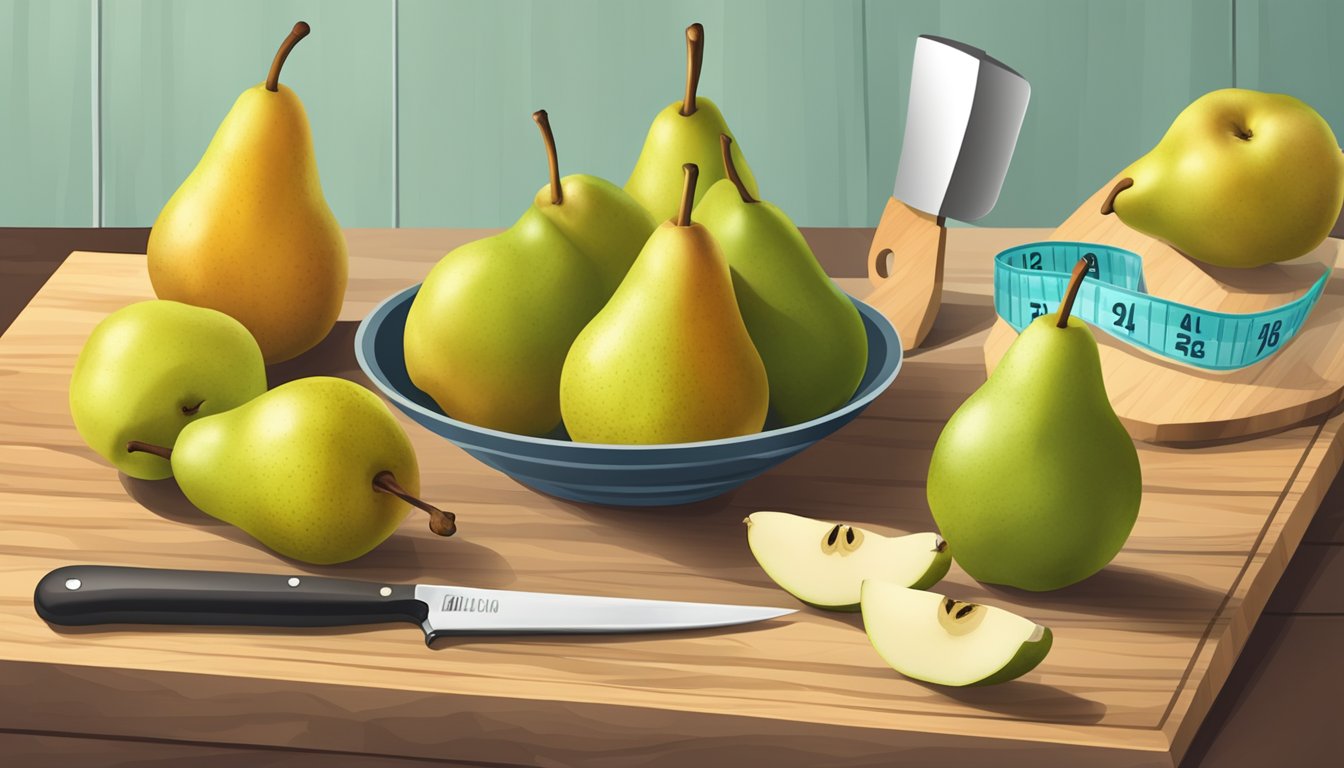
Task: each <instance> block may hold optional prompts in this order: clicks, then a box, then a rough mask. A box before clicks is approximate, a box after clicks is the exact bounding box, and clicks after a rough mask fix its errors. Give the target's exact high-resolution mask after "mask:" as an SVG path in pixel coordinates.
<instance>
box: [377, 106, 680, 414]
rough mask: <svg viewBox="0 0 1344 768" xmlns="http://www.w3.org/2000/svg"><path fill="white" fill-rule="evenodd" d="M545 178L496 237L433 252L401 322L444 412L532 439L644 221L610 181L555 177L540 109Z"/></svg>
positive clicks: (632, 252) (634, 250)
mask: <svg viewBox="0 0 1344 768" xmlns="http://www.w3.org/2000/svg"><path fill="white" fill-rule="evenodd" d="M533 119H534V120H536V122H537V125H538V126H539V127H540V129H541V134H542V138H543V140H544V142H545V145H546V151H547V155H548V156H549V160H550V168H551V181H550V185H549V186H548V187H543V188H542V189H541V191H540V192H538V193H537V195H536V198H535V200H534V201H533V204H532V205H531V206H530V207H529V208H528V209H527V210H526V211H525V212H524V213H523V215H522V217H520V218H519V219H518V221H517V222H515V223H514V225H513V226H512V227H510V228H509V229H507V230H505V231H504V232H501V233H499V234H498V235H494V236H492V237H488V238H485V239H483V240H477V241H475V242H471V243H467V244H466V245H463V246H461V247H459V248H456V249H454V250H453V251H451V252H450V253H448V255H446V256H444V257H443V258H442V259H441V260H440V261H439V263H438V264H436V265H435V266H434V268H433V269H432V270H431V271H430V273H429V276H428V277H426V278H425V281H424V284H423V285H421V286H420V291H419V292H418V293H417V294H416V296H415V300H414V301H413V302H412V304H411V309H410V312H409V314H408V315H407V317H406V331H405V335H404V338H403V348H404V353H405V357H406V372H407V373H408V374H409V375H410V378H411V381H412V382H413V383H414V384H415V385H416V386H417V387H419V388H420V389H421V390H423V391H424V392H425V393H426V394H428V395H429V396H430V397H432V398H433V399H434V401H435V402H436V403H438V405H439V407H440V408H442V409H443V412H444V413H446V414H447V415H449V416H451V417H453V418H455V419H460V420H462V421H466V422H469V423H471V424H475V425H477V426H481V427H487V428H489V429H497V430H500V431H503V432H513V433H517V434H523V435H544V434H546V433H548V432H551V431H552V430H554V429H555V428H556V427H557V426H559V424H560V395H559V392H560V369H561V367H562V366H563V365H564V361H565V354H566V353H567V352H568V351H569V345H570V344H571V343H572V342H573V341H574V337H576V336H578V335H579V331H581V330H583V327H584V326H585V325H586V324H587V323H588V321H589V320H591V319H592V318H593V316H594V315H596V314H597V312H598V310H599V309H601V308H602V305H603V304H604V303H605V302H606V300H607V299H608V298H609V297H610V296H611V294H612V292H613V291H615V290H616V286H617V285H619V284H620V282H621V279H622V278H623V277H624V276H625V273H626V271H627V270H628V269H629V268H630V264H631V263H632V262H634V260H635V256H636V255H638V254H639V249H640V248H641V247H643V245H644V241H645V240H647V239H648V237H649V234H650V233H651V232H653V228H654V222H653V219H652V218H651V217H650V216H649V214H648V212H647V211H645V210H644V209H643V208H642V207H640V205H639V204H638V203H636V202H635V201H634V200H632V199H631V198H630V197H629V196H628V195H627V194H625V192H624V191H623V190H621V189H620V188H619V187H617V186H615V185H614V184H612V183H610V182H607V181H604V180H602V179H599V178H597V177H594V176H587V175H572V176H566V177H565V178H563V179H561V178H560V172H559V163H558V160H557V153H556V148H555V138H554V136H553V134H552V132H551V127H550V120H549V118H548V117H547V114H546V112H545V110H541V111H538V112H536V113H535V114H534V115H533Z"/></svg>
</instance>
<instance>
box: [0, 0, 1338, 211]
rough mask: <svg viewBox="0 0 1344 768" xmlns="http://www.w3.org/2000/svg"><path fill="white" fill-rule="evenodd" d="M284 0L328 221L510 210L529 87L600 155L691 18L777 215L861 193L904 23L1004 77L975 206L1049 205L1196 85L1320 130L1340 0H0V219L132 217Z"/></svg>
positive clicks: (612, 173)
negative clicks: (972, 53)
mask: <svg viewBox="0 0 1344 768" xmlns="http://www.w3.org/2000/svg"><path fill="white" fill-rule="evenodd" d="M96 13H100V14H101V23H97V21H96V20H97V19H98V16H96V15H95V14H96ZM299 18H303V19H305V20H307V21H309V22H310V23H312V25H313V28H314V32H313V34H312V36H311V37H310V38H309V39H308V40H305V41H304V42H303V43H301V44H300V46H299V48H298V49H297V50H296V51H295V53H294V55H293V56H292V57H291V58H290V60H289V62H288V63H287V64H286V67H285V74H284V77H283V79H284V80H285V82H287V83H288V84H290V85H291V86H293V87H294V88H295V89H296V90H297V91H298V92H299V94H300V95H301V96H302V98H303V100H304V102H305V104H306V105H307V109H308V113H309V117H310V119H311V121H312V124H313V133H314V140H315V144H316V147H317V154H318V164H319V167H320V169H321V173H322V180H323V186H324V189H325V190H326V194H327V197H328V199H329V201H330V202H331V204H332V208H333V209H334V210H335V212H336V215H337V216H338V217H339V218H340V219H341V221H342V223H344V224H346V225H347V226H392V225H393V224H394V223H398V222H399V223H400V224H401V225H403V226H433V225H439V226H443V225H452V226H503V225H507V224H509V223H511V222H512V221H513V220H514V219H515V218H516V217H517V215H518V214H519V213H520V212H521V211H522V209H523V207H524V206H526V204H527V202H528V201H529V199H530V198H531V196H532V195H533V193H535V191H536V190H537V188H539V187H540V186H541V185H542V184H543V183H544V181H545V176H546V169H545V162H544V155H543V154H542V149H541V145H540V141H539V139H538V135H537V130H536V127H535V126H534V125H533V124H532V121H531V120H530V118H529V115H530V113H531V112H532V111H533V110H534V109H537V108H543V107H544V108H546V109H547V110H549V111H550V114H551V118H552V124H553V125H554V127H555V130H556V134H557V139H558V142H559V145H560V147H559V148H560V161H561V167H562V170H563V172H565V173H574V172H587V173H596V174H599V175H602V176H605V177H607V178H610V179H612V180H614V181H616V182H618V183H620V182H623V181H624V179H625V177H626V176H627V175H628V173H629V169H630V167H631V166H632V165H633V163H634V160H635V157H636V156H637V154H638V152H639V148H640V145H641V144H642V142H643V139H644V133H645V131H646V130H647V127H648V123H649V120H650V119H651V118H652V116H653V114H654V113H655V112H656V111H657V110H658V109H660V108H662V107H663V106H665V105H666V104H669V103H671V102H673V101H675V100H677V99H679V97H680V93H681V89H682V82H683V77H684V50H685V47H684V42H683V38H682V29H683V28H684V27H685V26H686V24H688V23H689V22H691V21H701V22H702V23H704V24H705V27H706V38H707V49H706V53H705V73H704V77H703V79H702V82H701V93H703V94H704V95H706V96H708V97H710V98H712V99H714V100H715V101H716V102H717V103H718V104H719V105H720V107H722V109H723V111H724V112H725V114H726V115H727V117H728V121H729V123H730V125H731V126H732V127H733V130H734V132H735V133H736V134H737V136H738V140H739V142H740V143H741V145H742V148H743V150H744V151H745V153H746V155H747V157H748V159H749V160H750V162H751V165H752V168H753V170H755V172H756V175H757V177H758V179H759V180H760V182H761V186H762V191H763V194H764V195H765V196H766V197H767V198H769V199H771V200H773V201H774V202H776V203H778V204H780V205H781V206H782V207H783V208H784V209H785V210H786V211H788V212H789V213H790V214H791V215H792V216H793V217H794V219H795V220H796V221H798V222H799V223H800V224H804V225H813V226H856V225H865V224H872V223H873V222H874V221H876V219H877V217H878V215H879V213H880V212H881V209H882V206H883V205H884V204H885V202H886V199H887V197H888V195H889V194H890V190H891V185H892V181H893V179H894V177H895V171H896V164H897V159H898V156H899V151H900V139H901V132H902V130H903V127H904V119H905V108H906V99H907V96H908V88H909V77H910V66H911V57H912V55H913V49H914V41H915V38H916V36H917V35H919V34H921V33H932V34H940V35H945V36H949V37H953V38H956V39H959V40H962V41H964V42H967V43H970V44H972V45H976V46H979V47H982V48H985V49H986V50H988V51H989V52H990V53H991V54H993V55H994V56H996V57H998V58H1000V59H1003V60H1004V61H1006V62H1008V63H1009V64H1010V65H1012V66H1013V67H1014V68H1016V69H1018V70H1019V71H1021V72H1022V73H1023V74H1024V75H1026V76H1027V78H1028V79H1029V80H1030V81H1031V83H1032V103H1031V106H1030V108H1029V109H1028V112H1027V118H1026V122H1025V124H1024V126H1023V129H1022V136H1021V139H1020V141H1019V144H1018V149H1017V155H1016V157H1015V158H1014V160H1013V165H1012V167H1011V169H1010V170H1009V174H1008V178H1007V181H1006V182H1005V188H1004V192H1003V194H1002V196H1001V197H1000V200H999V204H998V206H997V207H996V209H995V210H994V211H993V212H992V213H991V214H990V215H989V216H988V217H986V218H985V219H983V220H981V222H980V223H982V224H987V225H999V226H1007V225H1017V226H1030V225H1039V226H1043V225H1050V224H1053V223H1057V222H1058V221H1059V220H1060V219H1061V218H1063V217H1064V216H1065V215H1066V214H1067V213H1068V212H1069V211H1071V210H1072V209H1073V208H1074V207H1075V206H1076V205H1077V203H1078V202H1079V201H1080V200H1081V199H1083V198H1084V197H1086V196H1087V195H1088V194H1090V193H1091V192H1093V191H1095V190H1096V189H1097V188H1098V187H1099V186H1100V185H1101V184H1102V183H1103V182H1104V181H1105V180H1106V179H1107V178H1108V177H1109V176H1110V175H1111V174H1113V173H1115V172H1116V171H1117V170H1119V169H1120V168H1121V167H1122V166H1124V165H1125V164H1126V163H1127V162H1128V161H1129V160H1131V159H1133V158H1134V157H1136V156H1137V155H1139V154H1141V153H1142V152H1144V151H1146V150H1147V149H1148V148H1149V147H1151V146H1152V145H1153V143H1155V142H1156V141H1157V139H1158V138H1159V137H1160V136H1161V133H1162V131H1163V130H1164V129H1165V128H1166V126H1167V125H1168V124H1169V123H1170V121H1171V119H1172V118H1173V117H1174V116H1175V115H1176V113H1177V112H1179V111H1180V109H1181V108H1182V107H1183V106H1185V104H1187V103H1188V102H1189V101H1190V100H1192V99H1193V98H1195V97H1196V96H1198V95H1199V94H1201V93H1203V92H1205V91H1207V90H1211V89H1214V88H1219V87H1226V86H1230V85H1233V84H1237V85H1241V86H1243V87H1251V88H1261V89H1265V90H1276V91H1285V92H1288V93H1293V94H1295V95H1298V96H1300V97H1301V98H1303V99H1305V100H1306V101H1307V102H1308V103H1310V104H1312V105H1313V106H1315V107H1316V108H1317V109H1318V110H1319V111H1320V112H1321V113H1322V114H1323V115H1325V117H1326V118H1327V119H1328V120H1329V121H1330V122H1331V123H1332V125H1333V126H1334V127H1335V130H1336V133H1337V134H1340V135H1341V136H1342V137H1344V87H1341V86H1340V82H1341V80H1340V77H1341V76H1340V73H1341V72H1344V47H1342V43H1341V41H1344V2H1340V0H942V1H941V2H939V1H938V0H726V1H722V0H715V1H711V0H691V1H689V2H677V3H667V2H659V1H658V0H564V1H563V2H556V1H551V2H547V1H546V0H499V1H497V2H490V1H489V0H399V2H393V0H321V2H319V1H318V0H227V1H226V0H0V226H90V225H92V224H94V223H97V222H99V221H101V223H103V224H104V225H107V226H148V225H149V224H151V223H152V222H153V220H154V216H155V215H156V214H157V212H158V210H159V208H160V206H162V204H163V202H164V201H166V200H167V198H168V196H169V195H170V194H171V193H172V191H173V190H174V189H175V188H176V187H177V185H178V184H179V183H180V182H181V180H182V179H183V178H184V177H185V176H186V174H187V173H188V172H189V171H190V170H191V168H192V167H193V166H194V164H195V162H196V160H197V159H198V158H199V157H200V154H201V152H202V151H203V150H204V148H205V145H206V144H207V143H208V142H209V140H210V137H211V135H212V134H213V132H214V129H215V127H216V126H217V125H218V123H219V121H220V119H221V118H222V117H223V116H224V114H225V113H226V112H227V110H228V108H229V106H230V105H231V104H232V103H233V100H234V99H235V98H236V97H237V95H238V94H239V93H240V92H241V91H242V90H244V89H245V88H247V87H250V86H251V85H254V84H255V83H257V82H260V81H261V80H262V79H263V78H264V76H265V72H266V69H267V67H268V66H269V63H270V59H271V56H272V54H273V52H274V50H275V46H276V45H277V44H278V43H279V41H280V40H281V39H282V38H283V37H284V35H285V33H286V32H287V30H288V29H289V26H290V25H291V24H292V23H293V22H294V21H295V20H297V19H299ZM95 44H97V45H100V46H101V56H98V57H95V56H94V51H95V50H96V47H95ZM95 59H96V60H95ZM95 78H97V82H98V83H99V86H100V90H99V91H95V90H94V88H93V85H94V82H95ZM394 83H396V84H397V87H395V88H394ZM394 91H395V93H394ZM97 100H100V101H101V114H100V115H99V116H98V118H97V119H98V124H97V126H95V125H94V124H93V121H94V119H95V117H94V114H93V104H94V102H95V101H97ZM95 128H97V129H98V130H95ZM99 134H101V141H100V142H98V143H97V144H96V143H95V137H96V136H97V135H99ZM95 147H100V148H101V157H100V156H99V153H98V152H97V151H96V150H95ZM99 179H101V185H99V184H98V180H99ZM95 199H99V200H101V219H100V218H99V213H100V212H99V211H96V210H95V202H94V201H95Z"/></svg>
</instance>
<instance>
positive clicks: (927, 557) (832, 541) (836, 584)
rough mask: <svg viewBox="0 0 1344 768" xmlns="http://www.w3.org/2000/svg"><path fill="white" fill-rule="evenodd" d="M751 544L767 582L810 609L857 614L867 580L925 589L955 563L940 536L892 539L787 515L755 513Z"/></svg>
mask: <svg viewBox="0 0 1344 768" xmlns="http://www.w3.org/2000/svg"><path fill="white" fill-rule="evenodd" d="M743 522H745V523H746V524H747V544H748V545H749V546H750V547H751V553H752V554H753V555H755V556H756V562H758V563H760V564H761V568H763V569H764V570H765V573H766V575H767V576H769V577H770V578H771V579H773V580H774V582H775V583H776V584H778V585H779V586H780V587H783V588H784V590H785V591H786V592H788V593H789V594H791V595H793V596H794V597H796V598H798V599H799V600H802V601H803V602H804V603H807V604H808V605H813V606H816V607H818V608H825V609H827V610H840V611H856V610H858V609H859V592H860V588H861V587H862V586H863V582H864V580H865V579H877V580H882V581H889V582H895V583H897V584H900V585H902V586H907V587H913V588H915V589H924V588H926V587H931V586H933V585H934V584H936V583H938V580H939V579H941V578H943V576H945V575H947V569H948V568H949V567H950V566H951V564H952V558H951V556H950V555H949V554H948V552H947V542H945V541H943V539H942V537H941V536H939V535H938V534H936V533H914V534H910V535H909V536H898V537H890V536H883V535H881V534H877V533H873V532H872V531H868V530H865V529H863V528H858V527H855V526H852V525H844V524H841V523H828V522H824V521H822V520H813V519H812V518H809V517H800V516H798V515H791V514H788V513H785V512H753V513H752V514H751V515H749V516H748V517H747V519H746V520H745V521H743Z"/></svg>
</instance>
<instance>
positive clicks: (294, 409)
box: [70, 300, 455, 564]
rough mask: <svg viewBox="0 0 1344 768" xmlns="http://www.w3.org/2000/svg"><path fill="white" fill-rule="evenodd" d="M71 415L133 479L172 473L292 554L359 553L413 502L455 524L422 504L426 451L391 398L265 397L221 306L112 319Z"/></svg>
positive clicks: (260, 374)
mask: <svg viewBox="0 0 1344 768" xmlns="http://www.w3.org/2000/svg"><path fill="white" fill-rule="evenodd" d="M70 413H71V416H72V417H73V418H74V421H75V426H76V428H77V429H78V430H79V434H80V436H81V437H82V438H83V439H84V441H85V442H86V443H88V445H89V446H90V447H91V448H93V449H94V450H95V451H97V452H98V453H99V454H100V455H101V456H103V458H105V459H107V460H108V461H110V462H111V463H112V464H113V465H115V466H116V467H117V468H118V469H120V470H122V471H123V472H125V473H126V474H127V475H128V476H130V477H133V478H137V479H141V480H161V479H164V478H168V477H175V478H176V480H177V484H178V485H179V486H180V487H181V489H182V492H183V493H184V494H185V495H186V497H187V499H189V500H190V501H191V502H192V503H193V504H195V505H196V506H197V507H198V508H200V509H201V511H203V512H205V513H206V514H209V515H211V516H213V517H216V518H219V519H220V520H223V521H225V522H228V523H231V524H233V525H235V526H237V527H238V528H241V529H243V530H244V531H246V532H247V533H249V534H251V535H252V537H253V538H255V539H256V540H257V541H259V542H261V543H262V544H264V545H265V546H267V547H269V548H270V549H272V550H274V551H276V552H279V553H280V554H282V555H285V556H287V557H291V558H294V559H295V560H301V561H304V562H308V563H317V564H328V563H339V562H344V561H346V560H351V559H354V558H356V557H359V556H360V555H363V554H365V553H366V552H368V551H369V550H371V549H373V548H374V547H376V546H377V545H378V544H379V543H381V542H382V541H383V540H385V539H386V538H387V537H388V536H389V535H391V533H392V531H393V530H395V529H396V527H397V526H398V525H399V524H400V523H401V521H402V520H403V519H405V517H406V514H407V512H408V511H409V510H410V506H417V507H420V508H421V509H424V510H425V511H426V512H428V513H429V514H430V528H431V529H432V530H434V531H435V532H436V533H438V534H440V535H445V536H446V535H451V534H452V533H453V531H454V530H455V524H454V518H453V515H452V514H451V513H448V512H444V511H442V510H439V509H437V508H435V507H433V506H431V505H428V504H426V503H424V502H422V501H420V500H419V499H418V498H416V496H417V495H418V494H419V491H420V470H419V466H418V464H417V462H416V457H415V452H414V450H412V448H411V444H410V440H409V439H407V437H406V433H405V432H404V431H402V429H401V425H400V424H399V423H398V422H397V420H396V419H395V418H394V417H393V416H392V413H391V411H389V410H388V408H387V406H386V405H384V404H383V401H382V400H380V399H379V398H378V397H377V396H376V395H374V394H373V393H372V392H370V391H368V390H367V389H365V388H363V387H361V386H359V385H357V384H354V383H352V382H349V381H346V380H344V379H335V378H328V377H320V376H319V377H310V378H304V379H298V380H295V381H292V382H289V383H288V384H284V385H281V386H279V387H276V388H275V389H272V390H270V391H267V390H266V369H265V365H264V363H263V361H262V354H261V349H260V347H259V346H258V345H257V342H256V340H255V339H254V338H253V337H252V335H251V334H249V333H248V332H247V329H246V328H244V327H243V326H242V325H241V324H240V323H239V322H238V321H236V320H234V319H233V318H231V317H229V316H228V315H225V314H223V313H222V312H217V311H215V310H213V309H206V308H203V307H194V306H191V305H189V304H181V303H179V302H174V301H163V300H156V301H142V302H139V303H137V304H132V305H130V306H127V307H124V308H122V309H120V310H117V311H116V312H113V313H112V314H111V315H108V316H107V317H106V318H104V319H103V321H102V322H100V323H99V324H98V326H97V327H96V328H94V331H93V333H92V334H91V335H90V336H89V338H88V340H87V341H86V342H85V344H84V348H83V349H82V350H81V351H80V354H79V358H78V360H76V362H75V368H74V373H73V375H72V376H71V380H70ZM408 505H410V506H408Z"/></svg>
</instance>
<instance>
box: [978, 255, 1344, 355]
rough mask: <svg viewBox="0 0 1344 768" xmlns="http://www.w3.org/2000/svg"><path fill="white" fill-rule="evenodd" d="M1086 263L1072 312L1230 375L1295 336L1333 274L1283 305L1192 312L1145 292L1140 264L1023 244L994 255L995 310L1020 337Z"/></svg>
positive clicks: (1155, 349)
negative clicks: (1080, 264)
mask: <svg viewBox="0 0 1344 768" xmlns="http://www.w3.org/2000/svg"><path fill="white" fill-rule="evenodd" d="M1079 259H1086V260H1087V264H1088V268H1087V277H1089V278H1093V279H1090V280H1088V279H1084V280H1083V283H1082V287H1081V288H1080V289H1079V291H1078V298H1077V299H1076V300H1075V301H1074V304H1073V311H1072V314H1073V315H1074V316H1076V317H1078V318H1081V319H1083V320H1086V321H1087V322H1088V323H1090V324H1091V325H1092V326H1094V327H1096V328H1100V329H1101V330H1103V331H1106V332H1107V333H1109V334H1110V335H1112V336H1114V337H1116V338H1117V339H1121V340H1122V341H1125V342H1127V343H1129V344H1132V345H1134V346H1136V347H1139V348H1140V349H1145V350H1147V351H1149V352H1152V353H1154V354H1157V355H1160V356H1162V357H1165V358H1169V359H1171V360H1175V361H1177V362H1181V363H1185V364H1187V365H1192V366H1195V367H1197V368H1204V369H1207V370H1211V371H1231V370H1236V369H1238V368H1245V367H1246V366H1248V365H1254V364H1255V363H1258V362H1260V361H1261V360H1264V359H1265V358H1267V357H1269V356H1270V355H1273V354H1274V353H1275V352H1277V351H1279V350H1280V349H1282V348H1283V347H1285V346H1287V344H1288V342H1289V341H1290V340H1291V339H1292V338H1293V337H1294V336H1296V335H1297V332H1298V331H1300V330H1301V329H1302V325H1303V324H1304V323H1305V322H1306V320H1307V316H1308V315H1309V314H1311V310H1312V307H1314V306H1315V305H1316V301H1317V300H1318V299H1319V298H1320V297H1321V294H1322V293H1323V292H1324V291H1325V283H1326V281H1327V280H1328V279H1329V278H1330V272H1331V270H1329V269H1327V270H1326V271H1325V274H1323V275H1321V277H1320V279H1319V280H1317V281H1316V283H1315V284H1314V285H1312V286H1311V290H1310V291H1307V293H1306V294H1304V295H1302V296H1300V297H1298V298H1296V299H1293V300H1292V301H1290V302H1288V303H1287V304H1284V305H1283V306H1281V307H1276V308H1274V309H1267V310H1264V311H1261V312H1251V313H1247V314H1229V313H1226V312H1214V311H1211V310H1207V309H1198V308H1196V307H1189V306H1186V305H1184V304H1179V303H1177V302H1174V301H1168V300H1167V299H1162V298H1158V297H1156V296H1151V295H1149V294H1148V291H1147V288H1146V287H1145V286H1144V283H1143V260H1142V259H1141V258H1139V255H1138V254H1136V253H1134V252H1133V251H1126V250H1124V249H1122V248H1111V247H1109V246H1105V245H1097V244H1095V243H1077V242H1062V241H1050V242H1041V243H1027V244H1026V245H1019V246H1017V247H1015V248H1009V249H1008V250H1006V251H1003V252H1002V253H1000V254H998V255H997V256H995V257H994V309H995V311H997V312H998V313H999V317H1002V318H1003V319H1004V320H1005V321H1007V322H1008V324H1009V325H1011V326H1012V327H1013V328H1014V329H1015V330H1017V331H1018V332H1021V331H1022V329H1023V328H1025V327H1026V326H1027V324H1028V323H1030V322H1031V321H1032V320H1035V319H1036V318H1038V317H1040V316H1041V315H1045V314H1049V313H1051V312H1054V311H1056V310H1058V309H1059V303H1060V301H1062V300H1063V297H1064V290H1065V288H1067V287H1068V283H1069V276H1070V273H1071V272H1072V271H1073V267H1074V265H1075V264H1077V263H1078V260H1079Z"/></svg>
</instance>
